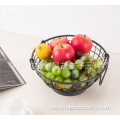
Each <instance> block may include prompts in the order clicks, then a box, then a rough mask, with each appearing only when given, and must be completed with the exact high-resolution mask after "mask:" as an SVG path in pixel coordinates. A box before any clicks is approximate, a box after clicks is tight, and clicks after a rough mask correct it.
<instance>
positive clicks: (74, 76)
mask: <svg viewBox="0 0 120 120" xmlns="http://www.w3.org/2000/svg"><path fill="white" fill-rule="evenodd" d="M79 76H80V72H79V70H78V69H74V70H72V71H71V77H72V78H79Z"/></svg>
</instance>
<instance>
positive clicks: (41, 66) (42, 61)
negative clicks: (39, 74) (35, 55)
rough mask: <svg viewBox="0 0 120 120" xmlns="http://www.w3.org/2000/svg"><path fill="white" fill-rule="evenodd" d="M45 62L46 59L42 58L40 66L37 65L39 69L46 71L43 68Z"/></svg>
mask: <svg viewBox="0 0 120 120" xmlns="http://www.w3.org/2000/svg"><path fill="white" fill-rule="evenodd" d="M46 64H47V61H46V60H44V59H42V60H41V61H40V66H39V68H40V70H43V71H46V69H45V66H46Z"/></svg>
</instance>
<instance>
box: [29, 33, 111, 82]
mask: <svg viewBox="0 0 120 120" xmlns="http://www.w3.org/2000/svg"><path fill="white" fill-rule="evenodd" d="M68 36H69V37H74V36H75V35H70V34H69V35H58V36H54V37H51V38H48V39H46V40H42V41H43V42H46V41H48V40H51V39H55V38H58V37H68ZM92 42H93V43H96V44H97V45H98V46H100V47H101V48H102V49H103V51H104V52H105V54H106V55H108V56H109V54H108V53H107V52H106V50H105V49H104V48H103V47H102V46H101V45H100V44H99V43H97V42H96V41H94V40H92ZM41 43H42V42H41ZM41 43H40V44H41ZM34 52H35V49H34V50H33V52H32V55H31V58H30V59H33V54H34ZM105 59H106V58H105ZM108 62H109V57H107V63H108ZM33 66H34V69H35V71H36V73H37V74H38V75H39V77H41V76H42V77H44V78H45V79H48V80H50V81H51V82H56V83H61V84H82V83H86V82H89V81H91V80H93V79H96V78H98V77H100V76H101V74H102V73H103V72H104V71H105V70H106V69H107V68H108V64H107V65H105V66H104V68H103V69H102V71H101V72H100V73H97V75H96V76H95V77H92V78H90V79H87V80H85V81H79V82H60V81H56V80H53V79H50V78H48V77H46V76H44V75H42V74H41V73H40V72H39V71H38V70H37V69H36V67H35V65H34V64H33ZM41 79H42V78H41Z"/></svg>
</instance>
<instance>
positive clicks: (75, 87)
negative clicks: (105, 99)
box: [30, 35, 109, 96]
mask: <svg viewBox="0 0 120 120" xmlns="http://www.w3.org/2000/svg"><path fill="white" fill-rule="evenodd" d="M58 37H66V38H67V39H68V40H69V41H70V42H71V40H72V38H73V37H74V35H60V36H55V37H52V38H49V39H46V40H42V41H41V43H45V44H47V45H49V44H50V42H51V41H52V40H54V39H55V38H58ZM92 42H93V46H92V49H91V51H90V52H89V53H88V54H90V55H91V56H93V57H94V58H95V59H99V58H102V60H103V69H102V71H101V72H100V73H97V75H96V76H95V77H93V78H90V79H87V80H85V81H79V82H59V81H56V80H53V79H50V78H48V77H46V76H44V75H43V74H41V73H40V69H39V65H40V61H41V59H40V58H39V57H37V56H36V54H35V49H34V50H33V52H32V55H31V58H30V64H31V68H32V70H35V71H36V73H37V74H38V76H39V77H40V78H41V79H42V80H43V81H44V82H45V84H46V85H47V86H48V87H50V88H52V89H53V91H55V92H56V93H58V94H61V95H65V96H74V95H78V94H81V93H83V92H84V91H85V90H86V89H87V88H89V87H90V86H91V85H93V84H94V83H95V82H96V81H97V80H99V85H101V84H102V82H103V79H104V77H105V74H106V72H107V69H108V62H109V54H108V53H107V52H106V50H105V49H104V48H103V47H102V46H101V45H100V44H98V43H97V42H95V41H94V40H92ZM48 81H50V82H48ZM83 83H85V86H84V87H81V84H83ZM63 85H72V87H71V88H69V89H68V88H63V87H62V86H63Z"/></svg>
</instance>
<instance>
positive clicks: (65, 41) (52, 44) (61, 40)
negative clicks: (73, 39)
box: [50, 37, 70, 49]
mask: <svg viewBox="0 0 120 120" xmlns="http://www.w3.org/2000/svg"><path fill="white" fill-rule="evenodd" d="M58 44H70V42H69V40H68V39H67V38H65V37H59V38H56V39H54V40H52V41H51V42H50V47H51V48H52V49H53V48H54V47H55V46H56V45H58Z"/></svg>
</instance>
